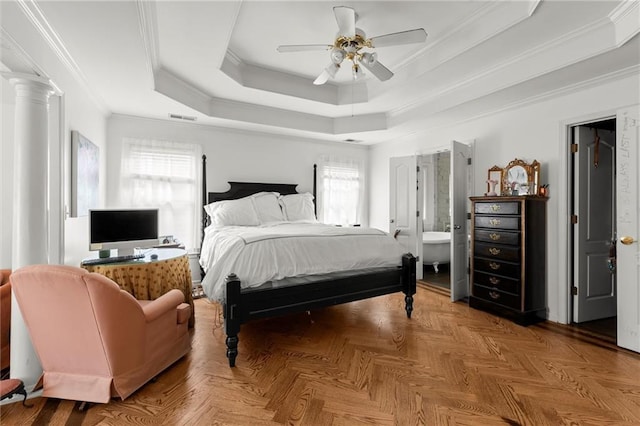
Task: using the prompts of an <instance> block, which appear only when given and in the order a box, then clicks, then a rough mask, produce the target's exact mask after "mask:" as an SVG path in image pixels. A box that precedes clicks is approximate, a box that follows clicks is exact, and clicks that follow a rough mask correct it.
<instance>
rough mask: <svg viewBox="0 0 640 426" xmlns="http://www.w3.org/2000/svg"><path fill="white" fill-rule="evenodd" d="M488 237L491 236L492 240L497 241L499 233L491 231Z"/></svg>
mask: <svg viewBox="0 0 640 426" xmlns="http://www.w3.org/2000/svg"><path fill="white" fill-rule="evenodd" d="M489 238H491V239H492V240H493V241H498V240H499V239H500V234H496V233H493V232H492V233H491V234H489Z"/></svg>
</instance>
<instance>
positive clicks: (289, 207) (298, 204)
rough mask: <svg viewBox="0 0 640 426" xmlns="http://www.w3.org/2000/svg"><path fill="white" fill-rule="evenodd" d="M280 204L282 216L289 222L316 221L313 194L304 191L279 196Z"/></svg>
mask: <svg viewBox="0 0 640 426" xmlns="http://www.w3.org/2000/svg"><path fill="white" fill-rule="evenodd" d="M280 204H281V205H282V210H283V212H284V217H285V218H286V219H287V220H288V221H291V222H295V221H299V220H304V221H311V222H317V220H316V215H315V213H314V212H313V195H311V194H309V193H308V192H305V193H303V194H289V195H281V196H280Z"/></svg>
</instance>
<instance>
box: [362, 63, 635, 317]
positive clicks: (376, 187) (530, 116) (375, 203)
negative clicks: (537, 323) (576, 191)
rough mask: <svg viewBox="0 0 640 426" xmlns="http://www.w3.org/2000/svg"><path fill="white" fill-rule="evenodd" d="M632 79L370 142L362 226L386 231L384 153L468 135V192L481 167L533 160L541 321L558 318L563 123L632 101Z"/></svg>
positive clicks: (561, 301) (414, 150) (482, 177)
mask: <svg viewBox="0 0 640 426" xmlns="http://www.w3.org/2000/svg"><path fill="white" fill-rule="evenodd" d="M639 77H640V76H637V75H636V76H632V77H628V78H625V79H622V80H618V81H613V82H608V83H604V84H601V85H599V86H596V87H591V88H587V89H583V90H580V91H577V92H572V93H570V94H564V95H561V96H557V97H554V98H552V99H548V100H545V101H541V102H539V103H535V104H531V105H525V106H521V107H518V108H513V109H509V110H507V111H503V112H499V113H495V114H492V115H489V116H485V117H482V118H479V119H476V120H471V121H466V122H462V123H458V124H452V125H447V126H443V127H439V128H433V129H432V130H430V131H425V132H424V133H421V134H419V135H415V136H413V137H411V138H410V139H406V140H402V141H390V142H386V143H383V144H378V145H375V146H374V147H373V148H372V149H371V153H370V154H371V155H370V160H369V164H370V171H371V174H370V189H371V191H370V209H369V211H370V224H371V226H374V227H378V228H380V229H384V230H388V229H389V158H391V157H399V156H406V155H414V154H422V153H430V152H435V150H436V149H437V148H441V147H443V146H446V145H447V144H448V143H449V142H450V141H451V140H458V141H468V140H474V139H475V143H474V160H473V162H474V166H473V167H474V175H475V176H474V182H475V188H474V189H475V191H474V193H475V194H478V195H480V194H483V193H485V192H486V191H487V186H486V183H485V181H486V179H487V170H488V169H489V168H491V167H492V166H493V165H499V166H501V167H504V166H506V165H507V164H508V163H509V161H511V160H513V159H514V158H516V157H517V158H521V159H524V160H526V161H533V160H534V159H535V160H538V161H540V162H541V164H542V171H541V183H548V184H549V190H550V199H549V202H548V205H547V208H548V210H547V217H548V221H547V248H548V250H547V297H548V306H549V319H550V320H552V321H558V322H563V323H565V322H566V321H567V312H566V305H567V302H566V294H565V293H566V289H567V286H568V283H567V280H566V265H565V264H560V261H559V247H560V246H565V247H566V244H567V243H566V241H565V239H566V226H567V225H566V220H563V219H561V217H566V216H567V213H566V200H565V199H563V198H562V197H563V196H564V197H566V195H565V194H566V193H567V192H566V188H567V178H566V173H567V166H566V164H565V161H564V160H562V158H566V157H565V156H564V155H563V154H562V151H561V150H563V149H566V139H565V131H566V130H565V129H566V125H567V124H570V123H574V122H577V121H580V120H584V119H585V118H592V119H596V118H599V117H605V116H609V115H611V114H612V113H615V110H616V109H617V108H620V107H623V106H627V105H632V104H637V103H639V102H640V100H639V97H640V78H639Z"/></svg>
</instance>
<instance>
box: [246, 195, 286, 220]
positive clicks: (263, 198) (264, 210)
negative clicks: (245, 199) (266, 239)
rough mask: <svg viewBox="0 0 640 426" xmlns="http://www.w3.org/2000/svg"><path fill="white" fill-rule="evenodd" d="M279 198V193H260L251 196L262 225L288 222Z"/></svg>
mask: <svg viewBox="0 0 640 426" xmlns="http://www.w3.org/2000/svg"><path fill="white" fill-rule="evenodd" d="M279 196H280V194H279V193H278V192H259V193H257V194H253V195H252V196H251V199H252V200H253V207H254V208H255V211H256V214H257V215H258V220H259V221H260V224H265V223H272V222H282V221H284V220H286V219H285V218H284V214H283V213H282V208H281V207H280V203H279V201H278V197H279Z"/></svg>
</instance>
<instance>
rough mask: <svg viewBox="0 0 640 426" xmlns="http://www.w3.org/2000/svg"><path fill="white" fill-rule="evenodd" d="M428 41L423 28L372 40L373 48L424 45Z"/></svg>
mask: <svg viewBox="0 0 640 426" xmlns="http://www.w3.org/2000/svg"><path fill="white" fill-rule="evenodd" d="M426 39H427V32H426V31H425V30H424V29H423V28H418V29H415V30H409V31H401V32H399V33H391V34H385V35H381V36H377V37H372V38H371V45H372V46H373V47H385V46H397V45H399V44H411V43H422V42H423V41H425V40H426Z"/></svg>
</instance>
